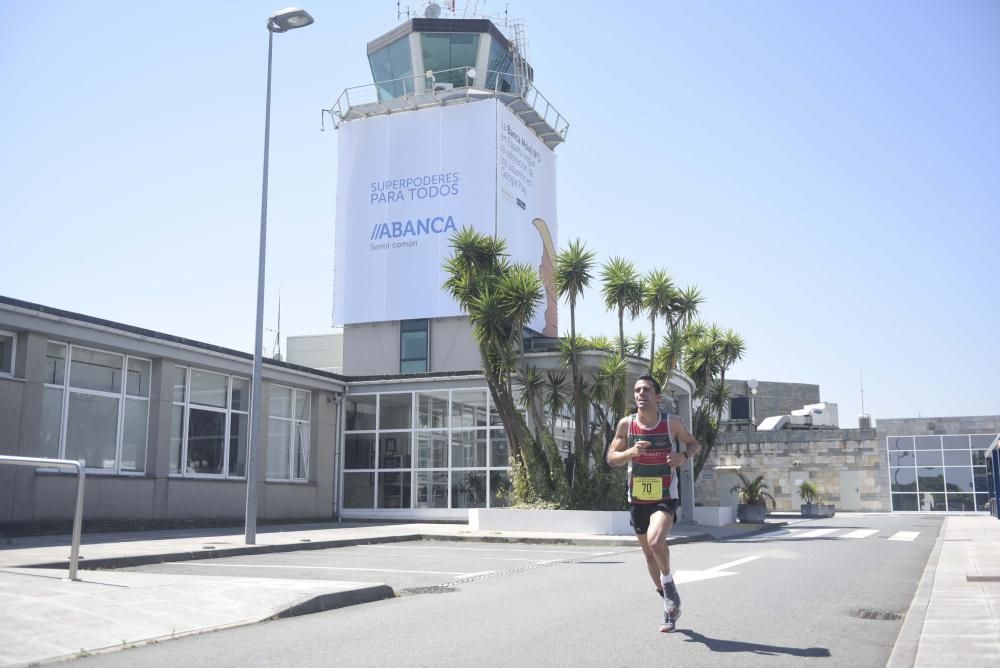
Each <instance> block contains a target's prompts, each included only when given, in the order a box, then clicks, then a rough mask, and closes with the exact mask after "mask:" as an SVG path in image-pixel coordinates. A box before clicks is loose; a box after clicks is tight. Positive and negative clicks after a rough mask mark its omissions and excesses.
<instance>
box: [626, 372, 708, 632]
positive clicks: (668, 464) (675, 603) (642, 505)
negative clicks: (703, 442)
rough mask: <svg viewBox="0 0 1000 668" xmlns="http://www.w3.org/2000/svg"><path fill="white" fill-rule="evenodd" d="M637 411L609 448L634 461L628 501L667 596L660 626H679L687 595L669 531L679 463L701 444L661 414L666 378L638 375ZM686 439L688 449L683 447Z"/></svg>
mask: <svg viewBox="0 0 1000 668" xmlns="http://www.w3.org/2000/svg"><path fill="white" fill-rule="evenodd" d="M634 396H635V405H636V408H637V409H638V412H637V413H636V414H635V415H630V416H628V417H625V418H622V419H621V421H620V422H619V423H618V430H617V431H616V432H615V438H614V440H613V441H611V448H610V449H609V450H608V464H610V465H611V466H624V465H625V464H628V502H629V511H630V514H631V516H632V527H633V528H634V529H635V533H636V536H637V537H638V539H639V545H640V546H641V547H642V553H643V555H644V556H645V557H646V568H647V570H648V571H649V575H650V577H651V578H652V579H653V583H654V585H655V586H656V591H657V593H659V594H660V596H662V597H663V623H662V624H661V625H660V631H662V632H663V633H669V632H671V631H673V630H674V629H675V628H676V625H677V618H678V617H680V616H681V597H680V595H679V594H678V593H677V585H676V584H674V578H673V576H672V575H671V574H670V549H669V548H668V547H667V536H669V535H670V529H671V528H673V526H674V522H675V521H676V520H677V505H678V504H679V503H680V497H679V496H678V493H677V475H676V472H675V470H674V469H676V468H677V467H678V466H680V465H682V464H684V463H685V462H687V461H688V459H690V458H691V457H694V456H695V455H697V454H698V451H699V450H700V449H701V446H700V445H699V444H698V441H696V440H695V438H694V436H692V435H691V434H690V433H689V432H688V430H687V428H686V427H685V426H684V423H683V422H682V421H681V420H680V418H678V417H677V416H676V415H670V414H669V413H668V414H667V415H666V416H664V415H661V414H660V411H659V404H660V384H659V383H658V382H656V380H654V379H653V377H652V376H649V375H645V374H644V375H642V376H639V378H638V379H637V380H636V381H635V390H634ZM681 445H683V446H684V449H683V450H682V449H681Z"/></svg>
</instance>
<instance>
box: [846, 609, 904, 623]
mask: <svg viewBox="0 0 1000 668" xmlns="http://www.w3.org/2000/svg"><path fill="white" fill-rule="evenodd" d="M851 614H852V615H854V616H855V617H860V618H861V619H876V620H878V621H880V622H891V621H895V620H897V619H902V618H903V613H901V612H892V611H891V610H863V609H861V610H852V611H851Z"/></svg>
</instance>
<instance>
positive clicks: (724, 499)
mask: <svg viewBox="0 0 1000 668" xmlns="http://www.w3.org/2000/svg"><path fill="white" fill-rule="evenodd" d="M739 484H740V479H739V478H737V477H736V474H735V473H733V472H732V471H719V505H720V506H731V507H733V508H735V507H736V506H737V504H739V502H740V500H739V497H738V496H737V495H736V494H734V493H733V492H731V491H729V490H731V489H732V488H733V487H736V486H737V485H739Z"/></svg>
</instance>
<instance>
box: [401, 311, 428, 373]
mask: <svg viewBox="0 0 1000 668" xmlns="http://www.w3.org/2000/svg"><path fill="white" fill-rule="evenodd" d="M427 339H428V336H427V320H403V321H401V322H400V323H399V373H426V372H427V371H428V369H427Z"/></svg>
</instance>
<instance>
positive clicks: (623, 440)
mask: <svg viewBox="0 0 1000 668" xmlns="http://www.w3.org/2000/svg"><path fill="white" fill-rule="evenodd" d="M631 421H632V419H631V418H627V417H625V418H622V419H621V420H619V421H618V429H617V430H616V431H615V437H614V439H613V440H612V441H611V447H610V448H608V464H609V465H611V466H625V464H627V463H628V462H629V460H630V459H634V458H635V456H636V455H638V454H639V453H641V452H642V451H643V450H644V449H645V448H646V447H649V442H648V441H637V442H636V444H635V445H633V446H632V447H631V448H630V447H628V427H629V423H630V422H631Z"/></svg>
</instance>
